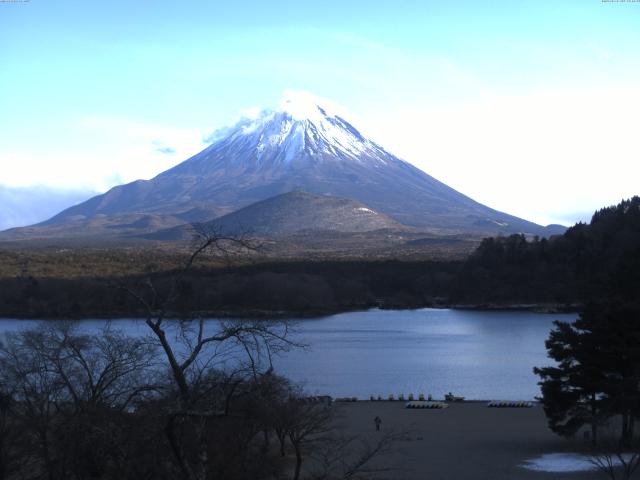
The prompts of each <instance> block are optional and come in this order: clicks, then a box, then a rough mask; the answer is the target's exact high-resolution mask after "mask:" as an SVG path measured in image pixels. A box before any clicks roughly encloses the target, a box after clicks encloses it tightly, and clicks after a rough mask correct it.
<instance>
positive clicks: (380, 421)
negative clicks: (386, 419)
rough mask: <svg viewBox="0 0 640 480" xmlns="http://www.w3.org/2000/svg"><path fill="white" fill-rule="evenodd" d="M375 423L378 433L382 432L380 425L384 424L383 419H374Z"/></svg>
mask: <svg viewBox="0 0 640 480" xmlns="http://www.w3.org/2000/svg"><path fill="white" fill-rule="evenodd" d="M373 422H374V423H375V424H376V432H379V431H380V424H381V423H382V419H381V418H380V417H378V416H376V418H374V419H373Z"/></svg>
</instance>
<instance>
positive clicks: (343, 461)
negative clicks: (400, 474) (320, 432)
mask: <svg viewBox="0 0 640 480" xmlns="http://www.w3.org/2000/svg"><path fill="white" fill-rule="evenodd" d="M403 437H404V433H402V434H401V433H396V432H393V431H389V432H385V433H383V434H382V435H381V436H376V438H375V439H373V440H372V439H365V438H363V437H362V436H359V435H354V436H347V437H344V436H331V437H329V438H328V439H327V441H326V442H324V444H323V445H321V446H320V447H319V448H317V449H316V450H315V451H314V452H313V459H314V460H315V462H316V464H317V466H318V472H317V473H315V474H313V475H312V476H311V478H312V480H348V479H354V480H355V479H365V478H367V477H368V476H369V475H371V474H374V473H382V472H389V471H392V470H395V469H394V468H392V467H389V466H388V465H386V464H385V465H382V466H381V465H378V464H376V462H375V460H377V459H380V457H384V456H385V455H389V454H390V453H392V452H393V448H394V444H395V442H396V441H397V440H399V439H401V438H403Z"/></svg>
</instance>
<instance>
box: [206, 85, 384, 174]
mask: <svg viewBox="0 0 640 480" xmlns="http://www.w3.org/2000/svg"><path fill="white" fill-rule="evenodd" d="M342 110H343V109H341V108H340V107H339V106H337V105H335V104H332V102H328V101H325V100H322V99H320V98H318V97H316V96H314V95H312V94H310V93H307V92H300V91H285V93H284V95H283V97H282V99H281V100H280V102H279V105H278V107H277V108H275V109H266V110H262V111H260V112H259V113H257V114H255V113H254V114H253V115H249V116H245V117H243V118H241V119H240V121H239V122H238V123H236V124H235V125H234V126H232V127H228V128H224V129H221V130H219V131H218V132H216V133H215V134H214V135H213V136H212V138H211V139H212V140H213V143H212V145H211V146H210V147H209V150H211V151H212V153H213V152H214V151H216V150H218V149H221V148H224V149H228V148H229V147H230V146H231V145H234V146H233V149H234V150H236V149H238V148H242V149H245V148H246V149H251V150H252V151H254V152H255V155H249V156H248V157H251V158H254V159H255V161H256V163H257V164H263V163H264V162H265V161H266V160H269V159H270V160H271V161H272V162H275V163H276V164H280V165H283V164H289V165H291V164H296V165H300V164H306V163H309V162H310V161H311V160H314V161H316V162H317V161H319V159H320V158H321V157H323V156H326V155H331V156H333V157H334V159H335V158H337V159H341V160H343V161H344V160H351V161H356V162H363V161H364V160H365V159H364V157H365V156H366V157H367V161H368V162H374V163H385V160H384V157H385V156H386V155H388V154H387V153H386V152H384V150H383V149H382V148H381V147H379V146H378V145H376V144H375V143H374V142H372V141H370V140H368V139H366V138H365V137H364V136H363V135H362V134H360V132H358V130H356V129H355V128H354V127H353V126H352V125H351V124H350V123H348V122H347V121H346V120H345V119H344V118H343V116H342V115H344V113H342ZM247 151H248V150H247ZM245 158H247V156H245Z"/></svg>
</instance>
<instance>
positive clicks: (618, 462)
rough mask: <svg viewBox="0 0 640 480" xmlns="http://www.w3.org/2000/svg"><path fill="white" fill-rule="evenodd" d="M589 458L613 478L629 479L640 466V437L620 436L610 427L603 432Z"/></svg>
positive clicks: (612, 479)
mask: <svg viewBox="0 0 640 480" xmlns="http://www.w3.org/2000/svg"><path fill="white" fill-rule="evenodd" d="M588 458H589V461H590V462H591V463H592V464H593V465H595V466H596V467H597V468H598V469H599V470H600V471H601V472H602V473H604V474H605V475H607V476H608V477H609V478H610V479H611V480H629V479H630V478H631V477H632V476H633V474H634V473H635V471H636V470H637V469H638V467H640V439H637V438H631V439H629V438H620V436H619V434H617V433H616V432H614V431H613V429H611V428H609V429H607V430H605V431H604V432H602V433H601V435H600V439H599V441H598V445H597V446H595V447H593V449H592V451H591V453H590V454H589V457H588Z"/></svg>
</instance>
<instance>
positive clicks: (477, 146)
mask: <svg viewBox="0 0 640 480" xmlns="http://www.w3.org/2000/svg"><path fill="white" fill-rule="evenodd" d="M638 111H640V89H625V90H610V89H609V90H608V89H600V90H576V91H557V92H553V91H549V92H544V93H537V94H531V95H520V96H497V95H494V96H492V97H490V98H487V99H486V100H484V101H482V102H476V103H472V104H467V105H464V106H457V107H451V108H444V107H443V108H438V109H433V108H430V107H429V106H428V105H419V104H418V105H416V106H415V107H413V108H410V109H397V110H392V111H385V112H384V114H383V115H376V114H371V115H369V116H367V117H366V130H367V131H368V132H370V133H371V134H372V136H373V137H374V138H375V139H376V140H377V141H378V142H379V143H381V144H382V145H383V146H385V147H386V148H388V149H389V150H391V151H392V152H393V153H395V154H397V155H398V156H400V157H401V158H404V159H405V160H407V161H410V162H412V163H414V164H415V165H417V166H418V167H420V168H422V169H423V170H425V171H426V172H427V173H429V174H431V175H432V176H434V177H436V178H438V179H439V180H441V181H443V182H445V183H447V184H449V185H450V186H452V187H454V188H456V189H458V190H460V191H461V192H463V193H465V194H467V195H469V196H471V197H472V198H474V199H476V200H478V201H480V202H482V203H485V204H487V205H489V206H492V207H494V208H497V209H499V210H503V211H506V212H509V213H513V214H515V215H518V216H521V217H524V218H527V219H531V220H534V221H537V222H540V223H550V222H554V221H559V220H562V219H565V221H566V217H565V215H566V214H567V213H568V212H578V211H581V212H583V211H585V210H589V209H596V208H599V207H602V206H605V205H607V204H611V203H616V202H618V201H619V200H620V199H622V198H623V197H629V196H632V195H634V194H638V193H640V192H639V191H638V190H639V188H638V183H637V179H638V178H640V145H639V144H638V142H637V126H638V121H637V112H638Z"/></svg>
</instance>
